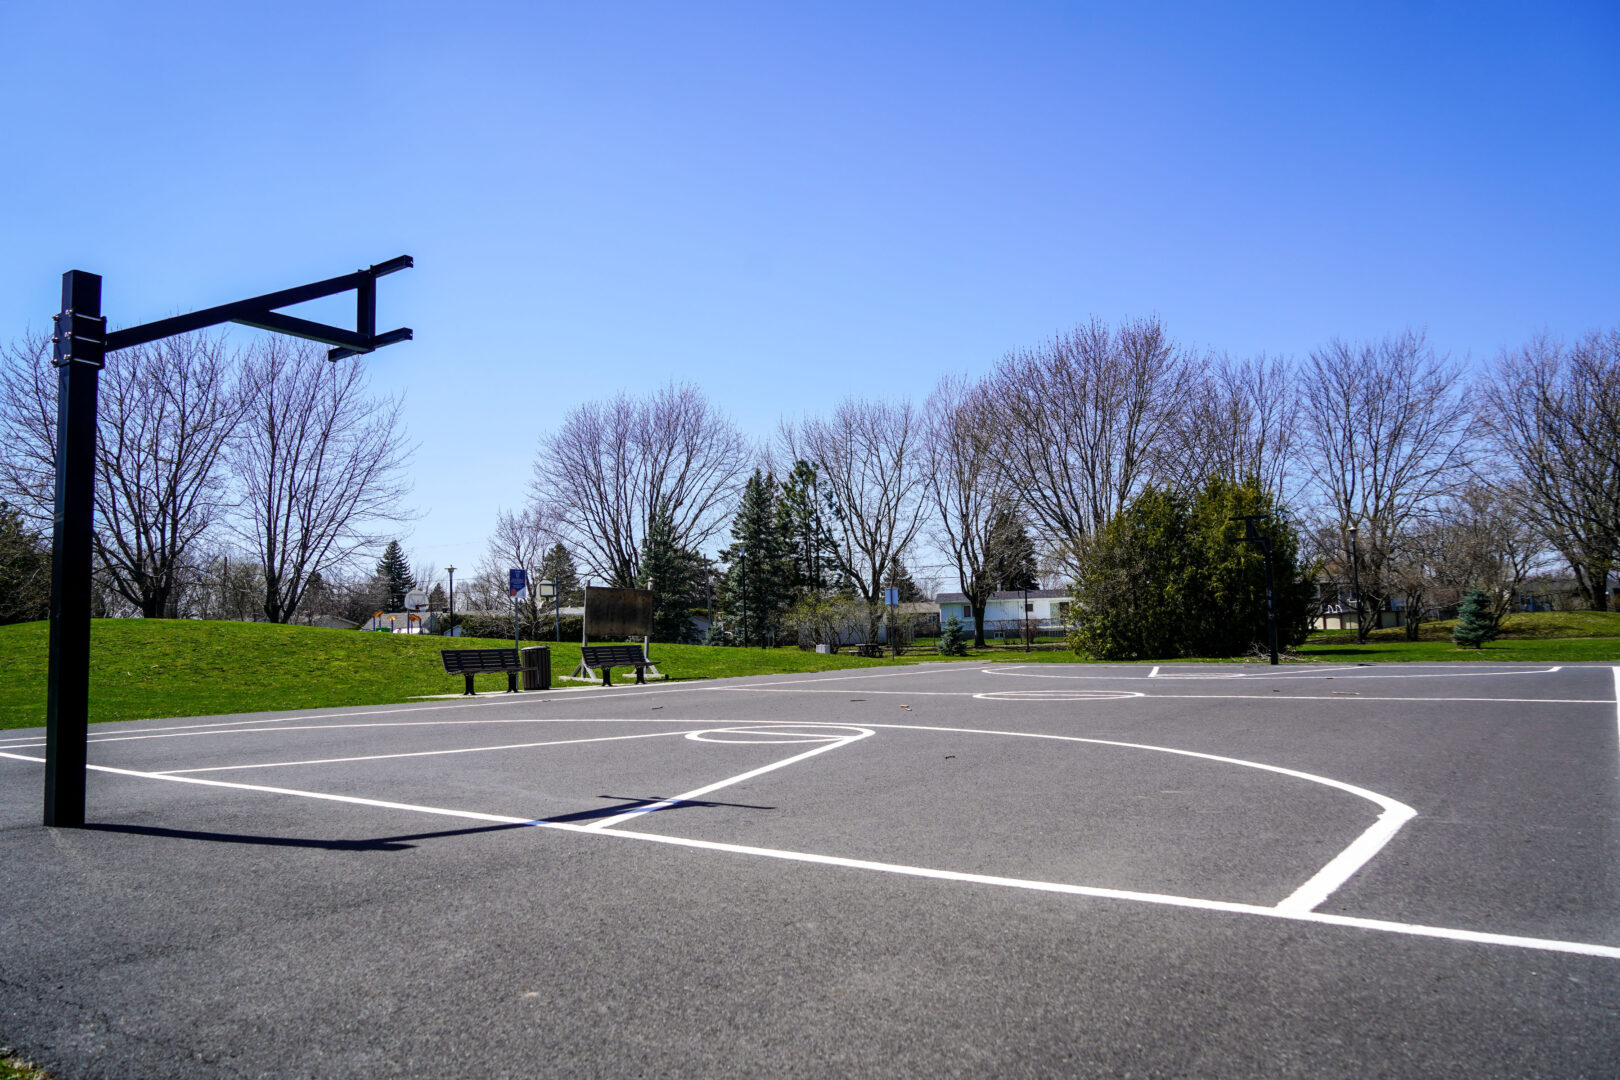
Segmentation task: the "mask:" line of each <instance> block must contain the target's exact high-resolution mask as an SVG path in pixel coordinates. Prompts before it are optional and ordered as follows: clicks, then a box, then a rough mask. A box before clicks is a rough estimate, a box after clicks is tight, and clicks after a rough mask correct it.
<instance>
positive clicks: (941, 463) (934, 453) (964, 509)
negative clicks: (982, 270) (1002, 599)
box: [923, 376, 1013, 647]
mask: <svg viewBox="0 0 1620 1080" xmlns="http://www.w3.org/2000/svg"><path fill="white" fill-rule="evenodd" d="M925 412H926V414H927V425H928V427H927V440H926V442H925V444H924V452H925V458H924V470H923V471H924V476H925V481H924V491H925V492H926V494H927V498H928V502H929V504H930V506H931V508H932V511H933V514H934V529H933V536H932V539H933V541H934V544H935V546H937V547H938V548H939V549H940V550H941V551H943V552H944V553H945V554H946V556H947V557H948V558H949V559H950V561H951V565H952V566H953V567H954V568H955V569H956V578H957V582H958V584H960V585H961V588H962V594H963V595H964V596H965V597H966V598H967V602H968V607H969V608H970V609H971V610H972V612H973V643H974V644H975V645H977V646H980V647H983V645H984V610H985V608H986V606H988V605H989V603H990V597H991V594H992V593H994V592H995V590H996V580H995V575H994V573H993V572H992V571H991V567H990V562H991V559H992V557H993V555H994V551H993V548H994V547H995V541H996V528H997V524H998V521H999V520H1000V518H1001V516H1002V515H1003V514H1004V513H1005V512H1006V510H1007V508H1008V507H1009V505H1010V504H1011V502H1012V497H1013V496H1012V490H1011V486H1010V484H1009V482H1008V478H1007V470H1006V468H1005V467H1004V465H1003V462H1002V459H1001V454H1000V453H999V449H1000V448H999V447H998V445H997V440H996V437H995V434H994V426H993V425H992V424H991V422H990V419H991V410H990V403H989V400H988V395H987V394H986V393H985V391H984V389H983V388H982V387H980V386H977V385H975V384H973V383H971V382H969V381H968V380H967V379H966V378H964V377H962V376H947V377H946V378H943V379H941V380H940V382H939V385H938V386H937V387H936V388H935V390H934V392H933V394H932V395H931V396H930V397H929V399H928V403H927V405H926V406H925Z"/></svg>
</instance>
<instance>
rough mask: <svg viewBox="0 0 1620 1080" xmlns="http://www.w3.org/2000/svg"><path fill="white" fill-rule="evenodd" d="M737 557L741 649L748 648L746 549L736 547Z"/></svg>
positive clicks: (744, 546) (742, 546) (739, 545)
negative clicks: (740, 565)
mask: <svg viewBox="0 0 1620 1080" xmlns="http://www.w3.org/2000/svg"><path fill="white" fill-rule="evenodd" d="M737 556H738V558H739V559H740V560H741V562H742V636H743V642H742V643H743V648H745V649H746V648H748V548H747V546H746V545H743V544H738V545H737Z"/></svg>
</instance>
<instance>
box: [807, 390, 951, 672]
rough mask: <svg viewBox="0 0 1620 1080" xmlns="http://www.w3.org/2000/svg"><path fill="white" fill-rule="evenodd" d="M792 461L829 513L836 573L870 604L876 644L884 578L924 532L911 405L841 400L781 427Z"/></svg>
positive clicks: (917, 432) (918, 441) (919, 437)
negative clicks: (808, 476) (811, 476)
mask: <svg viewBox="0 0 1620 1080" xmlns="http://www.w3.org/2000/svg"><path fill="white" fill-rule="evenodd" d="M782 440H783V442H784V443H785V444H786V450H787V452H788V454H789V456H790V457H791V458H793V459H794V460H800V459H802V460H804V461H808V462H810V463H811V464H812V465H813V466H815V468H816V471H817V476H818V477H819V483H820V486H821V493H822V495H823V496H825V497H826V498H827V499H828V501H829V503H830V504H831V506H832V508H833V521H832V522H831V523H830V525H831V529H830V531H831V532H832V534H833V539H834V541H835V545H836V547H835V553H836V556H837V559H838V564H839V569H840V570H841V571H842V572H843V573H844V574H845V576H846V577H848V579H849V581H850V583H851V584H852V585H853V586H854V587H855V589H856V590H857V591H858V592H859V593H860V595H861V596H862V597H863V598H864V599H865V600H866V601H867V602H868V603H869V604H871V605H873V609H872V610H873V615H872V617H871V620H870V625H869V626H868V628H867V629H868V634H869V636H868V638H867V640H868V641H876V640H877V634H878V624H879V622H880V621H881V612H882V609H881V608H880V607H878V606H877V605H878V602H879V601H880V600H881V599H882V595H883V591H882V590H883V575H884V573H885V572H886V571H887V570H888V568H889V565H890V563H891V562H892V561H893V560H895V559H897V558H901V557H902V556H903V555H904V554H905V552H906V549H907V548H909V547H910V546H911V542H912V541H913V540H914V539H916V536H917V532H918V530H919V529H920V528H921V527H922V521H923V518H922V512H923V507H924V500H923V498H922V486H923V482H924V468H923V466H924V463H925V458H924V454H925V450H924V446H923V441H924V440H923V430H922V423H921V418H920V417H919V416H918V415H917V412H916V410H915V409H913V408H912V406H911V403H910V402H909V401H908V402H901V403H899V404H890V403H887V402H878V401H865V400H861V399H858V398H846V399H845V400H844V401H842V402H840V403H839V404H838V407H837V408H835V409H834V410H833V413H832V416H830V417H828V418H827V419H825V420H823V419H820V418H807V419H805V420H802V421H800V422H799V423H798V424H797V425H793V424H784V425H783V427H782Z"/></svg>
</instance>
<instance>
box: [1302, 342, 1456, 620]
mask: <svg viewBox="0 0 1620 1080" xmlns="http://www.w3.org/2000/svg"><path fill="white" fill-rule="evenodd" d="M1301 396H1302V402H1303V413H1304V420H1305V433H1304V440H1305V444H1306V448H1307V450H1308V451H1309V452H1310V471H1311V478H1312V481H1313V482H1314V485H1315V488H1316V494H1317V496H1318V498H1319V499H1320V501H1321V503H1322V505H1323V509H1324V511H1325V514H1326V516H1327V518H1328V520H1329V521H1330V522H1331V523H1332V524H1333V525H1334V526H1335V531H1336V533H1337V535H1338V536H1339V537H1341V538H1342V539H1341V548H1340V551H1339V552H1336V553H1333V554H1334V556H1335V557H1336V558H1338V559H1341V560H1342V561H1343V563H1344V565H1349V561H1350V555H1349V552H1350V543H1349V539H1348V532H1349V529H1350V527H1351V526H1352V525H1354V526H1356V527H1357V528H1358V530H1359V544H1358V547H1359V552H1360V559H1359V565H1360V578H1361V591H1362V594H1363V596H1364V597H1366V598H1369V599H1370V600H1371V601H1372V605H1371V606H1372V611H1373V612H1377V611H1380V610H1382V606H1383V603H1384V601H1386V600H1387V599H1388V598H1389V597H1390V596H1391V595H1392V594H1393V592H1394V583H1393V582H1391V581H1390V580H1388V578H1387V576H1386V573H1385V571H1386V569H1387V567H1388V565H1389V563H1390V560H1391V559H1392V558H1393V557H1394V554H1395V551H1396V546H1397V542H1398V540H1399V538H1400V537H1401V536H1402V535H1403V533H1406V532H1408V531H1409V528H1410V527H1411V526H1414V525H1416V524H1418V523H1419V515H1420V514H1421V512H1422V511H1423V510H1425V509H1426V508H1428V507H1429V506H1431V505H1432V504H1433V502H1434V501H1435V500H1437V499H1439V498H1441V497H1443V496H1445V495H1447V494H1449V493H1451V492H1452V491H1454V490H1455V489H1456V488H1457V487H1458V486H1459V485H1460V484H1461V483H1462V482H1463V481H1464V479H1465V478H1466V476H1467V473H1466V471H1465V467H1466V464H1467V460H1466V456H1465V454H1464V452H1463V446H1462V434H1463V431H1464V429H1465V427H1466V425H1467V422H1468V417H1469V414H1468V410H1467V407H1466V404H1465V401H1464V394H1463V392H1462V385H1461V374H1460V373H1459V371H1458V369H1457V367H1456V366H1455V365H1454V364H1452V363H1450V362H1449V361H1448V360H1447V359H1446V358H1444V357H1441V356H1438V355H1437V354H1436V353H1435V352H1434V350H1433V349H1432V348H1431V347H1430V346H1429V344H1428V342H1427V341H1426V340H1425V339H1424V337H1423V335H1421V334H1416V333H1411V332H1407V333H1404V334H1399V335H1395V336H1392V337H1388V338H1385V339H1384V340H1383V341H1381V342H1378V343H1377V344H1367V345H1354V344H1350V343H1347V342H1343V341H1337V340H1335V341H1333V342H1330V343H1329V344H1328V346H1327V347H1326V348H1323V349H1320V350H1317V351H1316V352H1313V353H1312V354H1311V358H1310V362H1309V363H1308V364H1306V365H1305V369H1304V371H1303V373H1302V382H1301ZM1358 599H1359V598H1358ZM1358 623H1360V624H1361V625H1362V630H1361V631H1360V635H1361V636H1362V637H1363V638H1364V637H1365V634H1366V627H1365V620H1361V619H1358Z"/></svg>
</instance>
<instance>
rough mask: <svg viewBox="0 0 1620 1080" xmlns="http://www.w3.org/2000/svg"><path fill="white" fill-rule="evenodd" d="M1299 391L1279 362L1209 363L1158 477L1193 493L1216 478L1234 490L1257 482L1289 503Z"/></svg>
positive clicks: (1169, 440)
mask: <svg viewBox="0 0 1620 1080" xmlns="http://www.w3.org/2000/svg"><path fill="white" fill-rule="evenodd" d="M1293 384H1294V367H1293V364H1291V363H1290V362H1289V361H1287V360H1284V359H1281V358H1278V357H1268V356H1265V355H1263V354H1262V355H1260V356H1256V357H1254V358H1252V359H1247V360H1234V359H1232V358H1231V357H1226V356H1222V357H1220V358H1218V359H1215V360H1212V361H1210V362H1209V363H1208V364H1207V365H1206V366H1205V369H1204V371H1203V372H1202V373H1201V374H1200V375H1199V376H1198V377H1197V378H1195V379H1192V380H1191V381H1190V384H1189V386H1188V387H1187V391H1186V392H1187V397H1186V399H1185V400H1184V401H1183V402H1182V404H1181V406H1180V407H1179V408H1178V409H1177V410H1176V411H1175V422H1174V423H1173V424H1172V425H1171V426H1170V428H1169V430H1168V431H1167V433H1166V438H1165V439H1164V441H1163V442H1162V444H1161V453H1160V459H1159V462H1158V464H1157V466H1156V468H1155V470H1154V471H1155V472H1156V473H1157V474H1158V475H1159V476H1160V477H1161V478H1163V479H1165V480H1167V481H1169V482H1170V483H1172V484H1175V485H1177V486H1179V487H1183V488H1186V489H1188V490H1196V489H1197V488H1200V487H1202V486H1203V484H1204V482H1205V481H1207V480H1208V479H1209V478H1210V477H1211V476H1219V477H1221V478H1222V479H1224V480H1228V481H1230V482H1231V483H1234V484H1241V483H1243V482H1245V481H1246V480H1248V478H1249V477H1251V476H1252V477H1254V478H1255V479H1256V480H1257V481H1258V482H1259V484H1260V488H1261V490H1262V491H1268V492H1272V493H1274V494H1276V495H1278V496H1280V497H1283V498H1284V499H1287V498H1288V497H1290V496H1291V495H1292V494H1293V491H1292V484H1291V483H1290V481H1291V479H1292V477H1291V475H1290V472H1289V468H1290V466H1291V465H1295V464H1296V463H1295V462H1294V461H1293V452H1294V443H1295V441H1296V438H1297V435H1296V432H1297V430H1298V421H1299V401H1298V398H1297V396H1296V395H1295V393H1294V385H1293Z"/></svg>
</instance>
